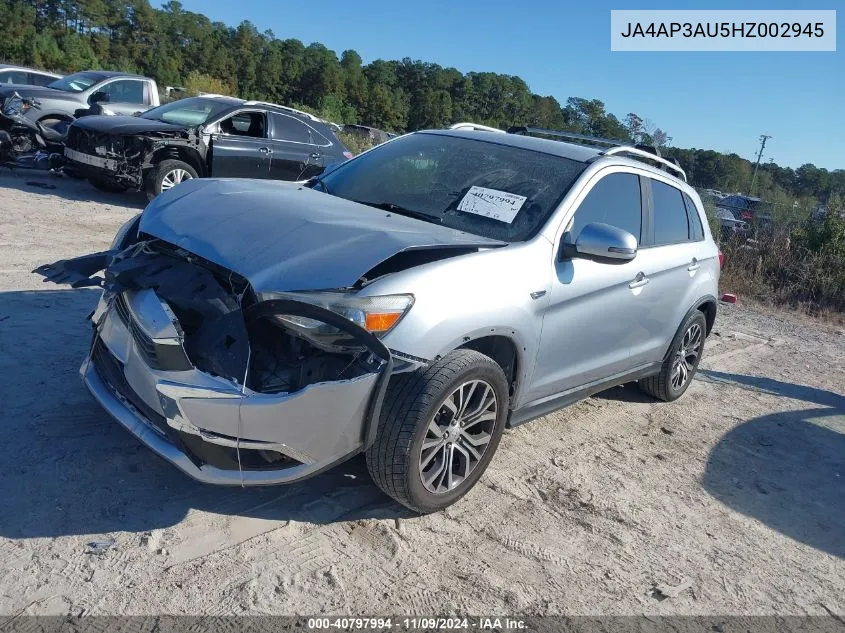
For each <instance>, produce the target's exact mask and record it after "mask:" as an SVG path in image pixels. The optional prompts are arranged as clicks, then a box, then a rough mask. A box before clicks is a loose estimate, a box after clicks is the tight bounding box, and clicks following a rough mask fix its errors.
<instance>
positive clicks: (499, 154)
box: [315, 133, 586, 242]
mask: <svg viewBox="0 0 845 633" xmlns="http://www.w3.org/2000/svg"><path fill="white" fill-rule="evenodd" d="M585 167H586V165H585V164H584V163H582V162H579V161H575V160H570V159H568V158H563V157H560V156H553V155H550V154H544V153H541V152H536V151H531V150H526V149H520V148H517V147H510V146H507V145H499V144H497V143H491V142H486V141H480V140H474V139H466V138H460V137H455V136H448V135H445V134H444V135H441V134H431V133H424V134H411V135H408V136H404V137H402V138H399V139H396V140H395V141H390V142H389V143H385V144H384V145H381V146H379V147H377V148H375V149H373V150H371V151H369V152H367V153H366V154H363V155H362V156H360V157H359V158H356V159H354V160H352V161H349V162H348V163H343V164H342V165H341V166H340V167H338V168H337V169H335V170H334V171H332V172H331V173H329V174H328V175H326V176H325V177H323V178H322V179H321V180H320V181H319V182H318V183H317V184H316V185H315V187H316V188H317V189H322V190H323V191H325V192H326V193H330V194H331V195H334V196H338V197H341V198H346V199H347V200H354V201H355V202H360V203H363V204H368V205H371V206H375V207H377V208H380V209H384V210H386V211H393V212H395V213H397V214H400V215H401V214H405V215H411V216H413V217H416V218H419V219H422V220H425V221H429V222H434V223H438V224H443V225H445V226H449V227H452V228H455V229H459V230H461V231H466V232H467V233H474V234H476V235H482V236H484V237H489V238H493V239H497V240H503V241H507V242H517V241H523V240H526V239H529V238H530V237H532V236H533V235H534V234H535V233H537V231H539V230H540V228H541V227H542V226H543V224H545V222H546V220H547V219H548V217H549V215H550V214H551V213H552V211H553V210H554V209H555V207H556V206H557V204H558V203H559V202H560V200H561V198H562V197H563V196H564V194H565V193H566V192H567V191H568V190H569V188H570V187H571V186H572V184H573V183H574V182H575V179H576V178H577V177H578V176H579V174H580V173H581V172H582V171H583V170H584V168H585Z"/></svg>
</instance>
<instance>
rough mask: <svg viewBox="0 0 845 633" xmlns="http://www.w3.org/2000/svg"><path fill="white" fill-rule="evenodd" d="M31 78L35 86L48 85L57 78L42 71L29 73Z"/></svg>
mask: <svg viewBox="0 0 845 633" xmlns="http://www.w3.org/2000/svg"><path fill="white" fill-rule="evenodd" d="M29 80H30V81H31V82H32V85H33V86H46V85H47V84H51V83H53V82H54V81H56V78H55V77H51V76H50V75H42V74H40V73H29Z"/></svg>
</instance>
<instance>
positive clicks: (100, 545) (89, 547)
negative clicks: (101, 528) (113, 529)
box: [85, 537, 116, 556]
mask: <svg viewBox="0 0 845 633" xmlns="http://www.w3.org/2000/svg"><path fill="white" fill-rule="evenodd" d="M115 543H116V541H115V540H114V539H113V538H111V537H110V538H106V539H101V540H99V541H91V542H90V543H86V545H85V548H86V549H85V553H86V554H96V555H98V556H100V555H102V554H105V553H106V552H107V551H109V550H110V549H111V548H112V547H113V546H114V544H115Z"/></svg>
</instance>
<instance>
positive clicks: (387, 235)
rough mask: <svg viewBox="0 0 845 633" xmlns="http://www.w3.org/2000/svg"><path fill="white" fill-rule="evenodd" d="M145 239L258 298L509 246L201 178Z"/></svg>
mask: <svg viewBox="0 0 845 633" xmlns="http://www.w3.org/2000/svg"><path fill="white" fill-rule="evenodd" d="M140 230H141V231H142V232H144V233H147V234H149V235H152V236H154V237H158V238H160V239H162V240H164V241H166V242H170V243H171V244H174V245H176V246H179V247H181V248H184V249H185V250H188V251H190V252H192V253H194V254H196V255H199V256H200V257H203V258H205V259H207V260H209V261H212V262H214V263H216V264H219V265H220V266H223V267H224V268H227V269H229V270H232V271H234V272H236V273H238V274H239V275H241V276H243V277H245V278H246V279H247V280H248V281H249V282H250V284H251V285H252V287H253V290H255V291H256V292H265V291H272V290H276V291H292V290H328V289H335V288H348V287H351V286H352V285H354V284H355V282H357V281H358V279H359V278H360V277H361V276H362V275H364V274H365V273H366V272H367V271H369V270H370V269H371V268H372V267H373V266H375V265H376V264H379V263H380V262H382V261H384V260H386V259H387V258H389V257H391V256H392V255H395V254H396V253H399V252H402V251H405V250H409V249H420V248H437V247H443V248H450V247H473V246H476V247H487V248H490V247H496V246H502V245H503V243H502V242H499V241H496V240H491V239H487V238H484V237H480V236H476V235H472V234H469V233H464V232H462V231H457V230H455V229H450V228H448V227H444V226H440V225H437V224H431V223H428V222H424V221H422V220H416V219H414V218H408V217H404V216H399V215H396V214H395V213H388V212H386V211H380V210H378V209H374V208H372V207H368V206H365V205H362V204H358V203H355V202H350V201H349V200H344V199H343V198H337V197H335V196H330V195H328V194H325V193H322V192H319V191H314V190H312V189H309V188H307V187H302V186H300V185H295V184H293V183H284V182H276V181H268V180H247V179H232V180H227V179H194V180H189V181H186V182H184V183H182V184H180V185H179V186H178V187H175V188H173V189H171V190H170V191H167V192H165V193H163V194H162V195H160V196H159V197H158V198H156V199H155V201H153V202H152V203H151V204H150V205H149V206H148V207H147V209H146V211H144V215H143V217H142V218H141V226H140Z"/></svg>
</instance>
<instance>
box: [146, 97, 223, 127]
mask: <svg viewBox="0 0 845 633" xmlns="http://www.w3.org/2000/svg"><path fill="white" fill-rule="evenodd" d="M231 107H232V104H230V103H224V102H221V101H215V100H214V99H203V98H202V97H190V98H188V99H180V100H179V101H171V102H170V103H167V104H165V105H163V106H159V107H157V108H153V109H152V110H147V111H146V112H144V113H143V114H142V115H141V117H142V118H144V119H152V120H153V121H163V122H164V123H173V124H175V125H202V124H203V123H205V122H206V121H208V120H209V119H212V118H214V117H215V116H217V115H218V114H220V113H222V112H223V111H225V110H228V109H230V108H231Z"/></svg>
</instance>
